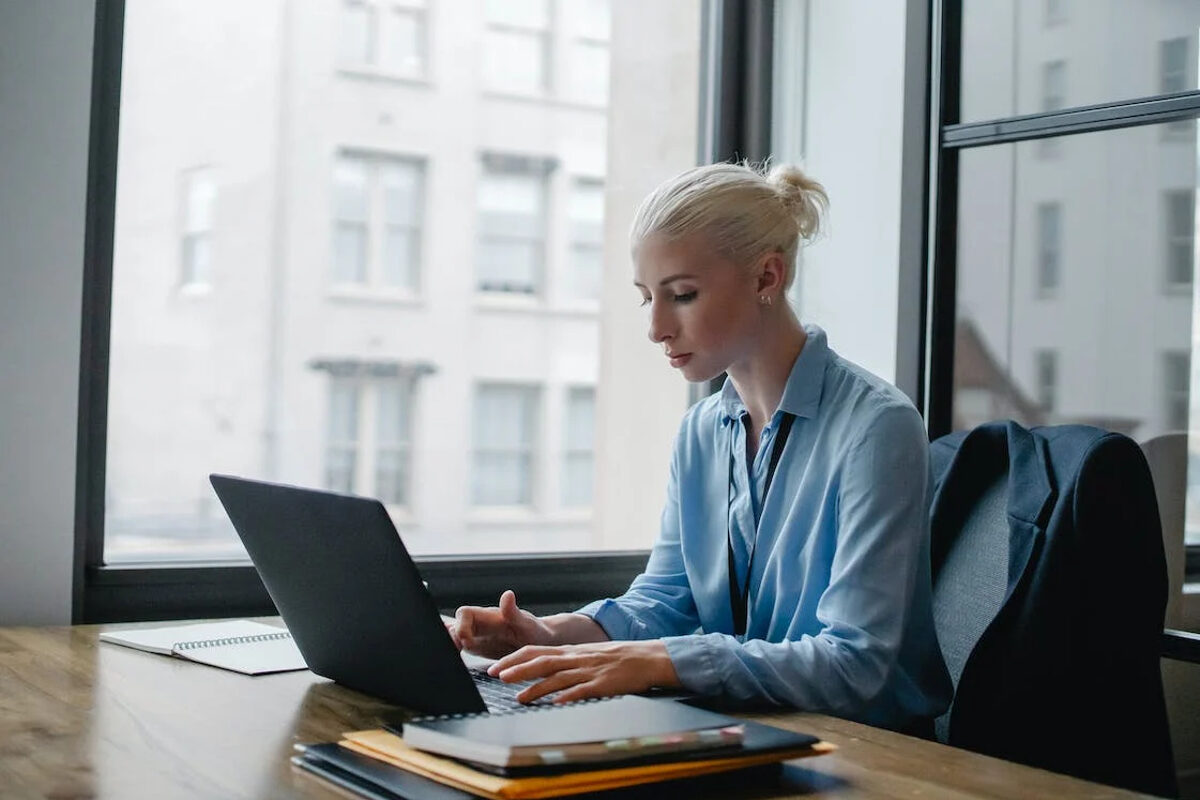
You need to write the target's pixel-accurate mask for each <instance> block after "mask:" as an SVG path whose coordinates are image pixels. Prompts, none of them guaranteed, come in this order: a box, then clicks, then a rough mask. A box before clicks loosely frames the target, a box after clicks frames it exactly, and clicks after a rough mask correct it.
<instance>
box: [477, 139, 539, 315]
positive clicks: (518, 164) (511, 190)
mask: <svg viewBox="0 0 1200 800" xmlns="http://www.w3.org/2000/svg"><path fill="white" fill-rule="evenodd" d="M477 202H478V208H479V220H478V225H479V231H478V248H477V250H478V254H477V259H476V275H477V278H478V284H477V286H478V288H479V289H480V291H486V292H511V293H515V294H529V295H533V294H537V293H538V292H540V291H541V286H542V280H543V275H544V262H545V258H546V172H545V169H544V167H543V166H541V165H540V163H538V162H537V161H536V160H535V159H521V158H512V159H505V158H501V157H485V158H484V162H483V174H482V175H481V177H480V180H479V191H478V198H477Z"/></svg>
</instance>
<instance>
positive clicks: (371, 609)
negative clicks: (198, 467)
mask: <svg viewBox="0 0 1200 800" xmlns="http://www.w3.org/2000/svg"><path fill="white" fill-rule="evenodd" d="M209 480H210V481H211V482H212V486H213V489H214V490H216V493H217V496H218V497H219V498H220V500H221V503H222V505H224V506H225V511H226V512H227V513H228V514H229V519H230V520H231V521H232V522H233V527H234V528H235V529H236V530H237V533H238V536H240V537H241V539H242V543H243V544H244V545H245V546H246V552H247V553H249V554H250V560H251V561H253V562H254V566H255V567H256V568H257V570H258V574H259V576H260V577H261V578H262V582H263V585H264V586H266V589H267V593H268V594H270V596H271V600H272V601H273V602H274V603H275V608H277V609H278V610H279V614H280V615H281V616H282V617H283V621H284V623H285V624H286V625H287V627H288V630H289V631H291V633H292V638H293V639H294V640H295V642H296V646H297V647H299V648H300V652H301V654H302V655H303V656H304V660H305V661H306V662H307V663H308V666H309V668H310V669H311V670H312V671H313V672H315V673H317V674H318V675H322V676H324V677H326V678H330V679H332V680H335V681H337V682H338V683H341V684H344V685H345V686H348V687H350V688H352V689H357V690H359V691H362V692H366V693H368V694H372V695H376V696H377V697H381V698H383V699H385V700H387V701H389V702H393V703H397V704H400V705H403V706H406V707H408V708H411V709H414V710H417V711H423V712H427V713H432V714H444V713H457V712H469V711H483V710H485V706H484V703H483V700H482V699H480V697H479V692H478V690H477V689H476V688H475V684H474V682H473V681H472V679H471V675H470V673H469V672H468V671H467V668H466V666H465V665H464V664H463V662H462V658H461V657H460V655H459V653H458V651H457V650H456V649H455V647H454V644H453V643H452V642H451V641H450V637H449V636H448V635H447V634H446V631H445V627H444V626H443V624H442V621H441V618H440V616H439V614H438V610H437V607H436V606H435V605H434V602H433V598H432V597H430V595H429V592H428V590H427V589H426V588H425V585H424V584H423V583H422V582H421V576H420V573H419V572H418V571H417V568H416V565H415V564H413V562H412V559H411V558H410V557H409V555H408V551H407V550H406V549H405V548H404V544H403V543H402V542H401V540H400V535H399V534H398V533H397V532H396V528H395V526H394V525H393V524H392V521H391V518H390V517H389V516H388V513H387V509H385V508H384V507H383V504H382V503H380V502H379V501H378V500H372V499H368V498H363V497H353V496H350V495H342V494H335V493H332V492H323V491H318V490H315V489H303V488H299V487H294V486H284V485H281V484H274V483H264V482H260V481H252V480H246V479H244V478H235V477H232V476H228V475H211V476H209Z"/></svg>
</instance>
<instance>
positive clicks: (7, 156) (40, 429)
mask: <svg viewBox="0 0 1200 800" xmlns="http://www.w3.org/2000/svg"><path fill="white" fill-rule="evenodd" d="M92 28H93V9H92V7H91V4H90V3H79V2H75V0H46V1H45V2H37V3H28V2H24V0H0V386H3V387H4V388H3V391H0V624H4V625H11V624H47V623H60V624H61V623H67V622H70V619H71V584H72V566H73V554H74V520H75V435H76V427H77V426H76V422H77V419H78V393H79V334H80V319H79V308H80V303H81V298H82V271H81V269H80V265H81V264H82V263H83V236H84V205H85V196H86V191H87V153H88V114H89V108H90V100H89V98H90V90H91V72H92Z"/></svg>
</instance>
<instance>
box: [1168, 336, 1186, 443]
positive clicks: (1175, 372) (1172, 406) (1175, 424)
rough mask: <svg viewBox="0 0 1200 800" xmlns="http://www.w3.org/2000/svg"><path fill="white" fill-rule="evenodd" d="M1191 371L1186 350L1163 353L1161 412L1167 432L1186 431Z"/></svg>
mask: <svg viewBox="0 0 1200 800" xmlns="http://www.w3.org/2000/svg"><path fill="white" fill-rule="evenodd" d="M1191 370H1192V365H1191V358H1190V354H1189V353H1188V352H1187V351H1186V350H1172V351H1168V352H1166V353H1163V411H1164V421H1165V423H1166V430H1168V431H1186V430H1187V429H1188V397H1189V389H1190V387H1191V377H1192V372H1191Z"/></svg>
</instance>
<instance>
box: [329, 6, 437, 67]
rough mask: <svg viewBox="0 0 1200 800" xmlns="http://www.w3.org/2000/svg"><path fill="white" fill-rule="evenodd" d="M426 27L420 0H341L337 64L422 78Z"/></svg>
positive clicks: (425, 13) (425, 60)
mask: <svg viewBox="0 0 1200 800" xmlns="http://www.w3.org/2000/svg"><path fill="white" fill-rule="evenodd" d="M427 27H428V12H427V10H426V8H425V3H424V2H421V0H345V2H344V3H343V4H342V7H341V48H340V52H339V55H340V61H341V65H342V66H343V67H346V68H349V69H354V70H366V71H370V72H378V73H380V74H384V75H388V76H391V77H402V78H422V77H424V76H425V74H426V70H427V63H428V57H427V55H426V39H427V36H428V33H427Z"/></svg>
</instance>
